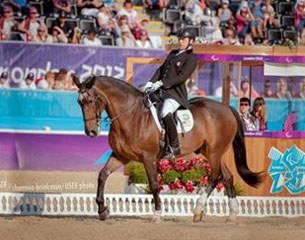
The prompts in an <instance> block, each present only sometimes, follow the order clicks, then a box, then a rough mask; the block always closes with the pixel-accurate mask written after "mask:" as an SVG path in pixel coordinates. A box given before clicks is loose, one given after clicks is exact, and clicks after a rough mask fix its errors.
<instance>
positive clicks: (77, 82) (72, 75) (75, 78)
mask: <svg viewBox="0 0 305 240" xmlns="http://www.w3.org/2000/svg"><path fill="white" fill-rule="evenodd" d="M71 77H72V80H73V82H74V83H75V85H76V86H77V87H78V89H80V88H81V83H80V81H79V78H78V77H77V76H76V75H75V74H71Z"/></svg>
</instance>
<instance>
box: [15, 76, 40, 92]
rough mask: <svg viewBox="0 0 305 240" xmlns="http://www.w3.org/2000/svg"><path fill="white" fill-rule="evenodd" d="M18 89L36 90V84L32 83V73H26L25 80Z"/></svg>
mask: <svg viewBox="0 0 305 240" xmlns="http://www.w3.org/2000/svg"><path fill="white" fill-rule="evenodd" d="M19 88H21V89H32V90H34V89H36V84H35V81H34V73H31V72H30V73H28V75H27V76H26V78H25V79H24V80H23V81H22V82H21V83H20V86H19Z"/></svg>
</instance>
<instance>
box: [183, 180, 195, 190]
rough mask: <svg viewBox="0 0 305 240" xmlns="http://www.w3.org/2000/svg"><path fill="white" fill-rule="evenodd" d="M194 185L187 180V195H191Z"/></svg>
mask: <svg viewBox="0 0 305 240" xmlns="http://www.w3.org/2000/svg"><path fill="white" fill-rule="evenodd" d="M194 189H195V188H194V185H193V182H192V181H191V180H187V182H186V183H185V191H186V192H188V193H191V192H193V191H194Z"/></svg>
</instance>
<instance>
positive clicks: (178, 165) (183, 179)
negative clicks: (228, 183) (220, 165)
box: [157, 157, 222, 193]
mask: <svg viewBox="0 0 305 240" xmlns="http://www.w3.org/2000/svg"><path fill="white" fill-rule="evenodd" d="M157 166H158V173H159V174H158V184H159V186H160V187H159V189H158V190H159V191H161V190H163V187H162V186H163V185H164V184H167V185H168V187H169V189H170V190H171V191H176V190H178V189H182V188H183V187H184V188H185V191H186V192H188V193H192V192H193V191H194V189H195V187H194V185H196V186H197V185H199V186H203V187H206V186H207V185H208V182H209V178H210V176H211V167H210V165H209V163H208V162H207V161H206V160H204V159H202V158H200V157H194V158H192V159H190V160H188V161H186V160H185V159H183V158H179V159H176V160H175V161H174V162H171V161H168V160H166V159H162V160H160V161H159V162H158V164H157ZM201 169H204V170H205V171H203V172H204V175H203V176H202V177H201V179H200V182H199V183H198V182H195V180H194V182H193V181H192V180H191V179H195V178H192V177H193V176H196V175H192V174H198V173H202V170H201ZM170 170H172V171H170ZM189 170H191V171H189ZM169 171H170V172H169ZM185 171H189V172H188V173H187V174H183V173H184V172H185ZM165 174H166V175H165ZM165 176H166V177H165ZM197 176H198V175H197ZM163 177H164V178H163ZM188 178H189V179H188ZM197 179H198V178H197ZM196 181H197V180H196ZM221 188H222V186H220V185H217V190H218V191H220V190H221Z"/></svg>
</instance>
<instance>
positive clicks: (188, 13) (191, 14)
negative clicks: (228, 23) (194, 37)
mask: <svg viewBox="0 0 305 240" xmlns="http://www.w3.org/2000/svg"><path fill="white" fill-rule="evenodd" d="M184 8H185V19H186V20H188V21H190V22H192V24H193V25H198V24H204V25H209V26H210V25H212V23H210V21H211V20H212V18H211V17H210V16H207V15H204V13H203V11H202V10H201V8H200V6H199V5H198V3H197V2H196V1H195V0H188V1H186V2H185V4H184Z"/></svg>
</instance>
